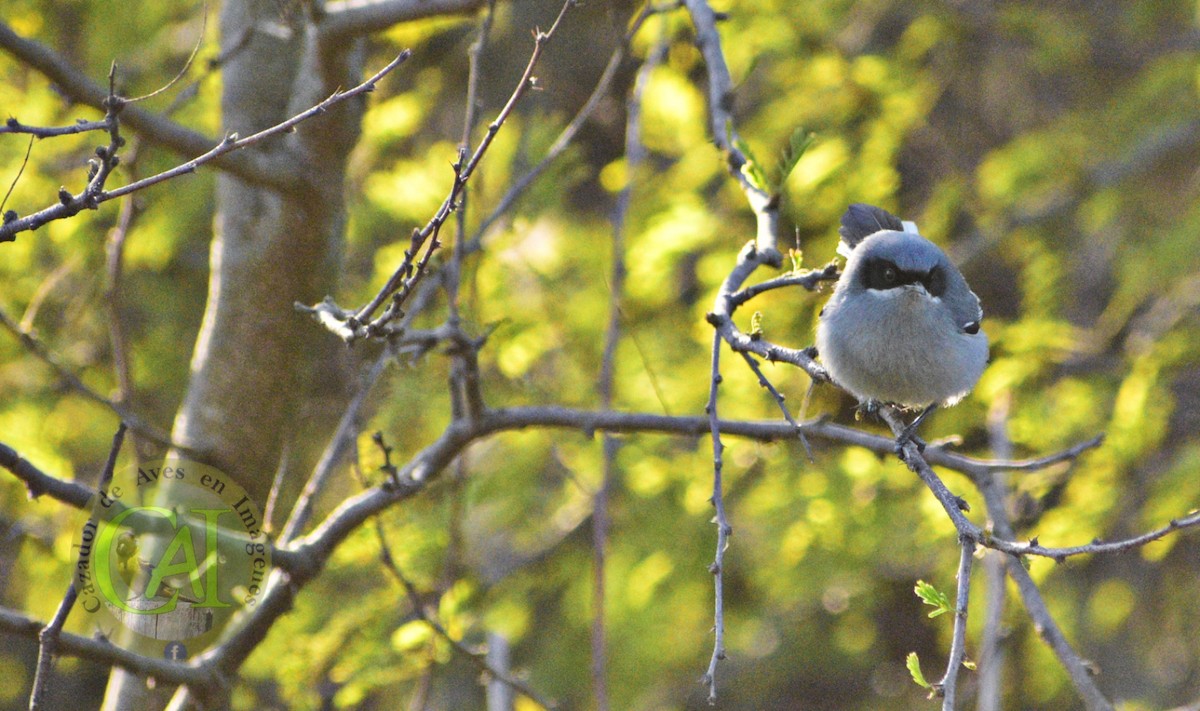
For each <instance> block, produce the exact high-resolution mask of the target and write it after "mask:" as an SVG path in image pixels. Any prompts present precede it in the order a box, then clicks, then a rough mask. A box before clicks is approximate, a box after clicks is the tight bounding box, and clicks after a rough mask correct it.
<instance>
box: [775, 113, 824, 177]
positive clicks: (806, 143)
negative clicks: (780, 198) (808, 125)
mask: <svg viewBox="0 0 1200 711" xmlns="http://www.w3.org/2000/svg"><path fill="white" fill-rule="evenodd" d="M815 140H817V135H816V134H815V133H809V132H807V131H805V130H804V129H802V128H796V129H795V130H793V131H792V137H791V138H790V139H788V145H787V148H784V149H783V152H782V153H780V155H779V167H778V168H777V169H776V173H777V174H778V176H779V177H778V178H777V179H776V181H775V191H776V192H779V191H780V190H782V189H783V184H784V183H785V182H786V181H787V179H788V176H789V175H791V174H792V171H793V170H795V168H796V164H797V163H799V162H800V159H801V158H802V157H804V152H805V151H807V150H808V149H809V147H810V146H812V144H813V141H815Z"/></svg>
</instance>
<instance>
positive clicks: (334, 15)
mask: <svg viewBox="0 0 1200 711" xmlns="http://www.w3.org/2000/svg"><path fill="white" fill-rule="evenodd" d="M483 5H484V0H338V1H336V2H330V3H325V6H324V11H323V12H322V13H321V14H320V15H319V16H318V17H317V32H318V33H319V35H320V40H321V41H322V42H342V41H346V40H349V39H351V38H353V37H355V36H358V35H364V34H368V33H371V32H377V31H379V30H386V29H387V28H389V27H391V26H392V25H396V24H399V23H402V22H412V21H413V20H421V19H424V18H426V17H440V16H444V15H457V14H466V13H468V12H471V11H473V10H477V9H479V8H480V7H482V6H483Z"/></svg>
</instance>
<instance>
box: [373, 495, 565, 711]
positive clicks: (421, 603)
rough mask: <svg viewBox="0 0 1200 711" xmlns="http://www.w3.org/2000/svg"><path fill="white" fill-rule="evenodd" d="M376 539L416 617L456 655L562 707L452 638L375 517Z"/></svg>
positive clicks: (535, 697) (522, 691) (544, 703)
mask: <svg viewBox="0 0 1200 711" xmlns="http://www.w3.org/2000/svg"><path fill="white" fill-rule="evenodd" d="M375 537H376V539H377V540H378V541H379V557H380V560H381V561H382V562H383V567H384V568H385V569H387V571H388V572H389V573H391V575H392V577H393V578H395V580H396V582H397V583H399V584H400V587H402V588H404V593H405V594H406V595H407V596H408V601H409V605H410V606H411V607H412V611H413V614H414V615H416V616H417V617H419V618H420V619H421V621H422V622H424V623H425V624H427V625H429V627H430V629H432V630H433V631H434V632H435V633H436V634H437V635H438V636H439V637H441V638H442V639H444V640H446V642H447V643H449V645H450V646H451V647H452V648H453V649H454V651H455V652H457V653H459V654H460V655H462V656H463V657H465V658H466V659H467V660H469V661H470V662H471V663H472V664H474V665H475V667H476V668H477V669H479V670H480V671H481V672H483V673H484V674H486V675H488V676H489V677H491V678H493V679H496V680H497V681H499V682H501V683H502V684H504V685H505V686H508V687H509V688H510V689H512V690H514V691H516V692H517V693H519V694H522V695H524V696H526V697H527V698H529V699H530V700H531V701H534V702H535V703H537V704H539V705H540V706H542V707H543V708H547V709H555V708H558V705H557V704H556V703H555V702H553V701H551V700H549V699H546V698H543V697H542V695H541V694H539V693H537V692H536V691H534V690H533V689H531V688H530V687H529V685H528V684H526V683H524V682H522V681H521V680H519V679H516V678H514V677H513V676H512V675H511V674H506V673H505V672H503V671H501V670H499V669H497V668H496V667H494V666H492V665H491V664H489V663H488V661H487V658H486V655H482V654H479V653H477V652H475V651H473V650H471V649H468V648H467V646H466V645H464V644H463V643H462V642H460V641H459V640H457V639H455V638H454V637H452V636H451V635H450V632H449V630H447V629H446V627H445V625H443V624H442V623H441V622H439V621H438V619H437V618H436V617H435V616H434V615H432V614H431V613H430V612H429V611H428V610H426V602H425V600H424V598H423V597H422V595H421V592H420V591H419V590H417V586H416V585H413V583H412V581H411V580H409V579H408V577H407V576H406V575H404V573H403V571H401V570H400V566H398V565H397V564H396V559H395V557H393V556H392V550H391V547H390V546H389V545H388V542H387V536H386V535H385V534H384V529H383V521H382V520H381V519H380V518H379V517H378V516H376V517H375Z"/></svg>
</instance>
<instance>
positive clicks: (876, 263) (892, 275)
mask: <svg viewBox="0 0 1200 711" xmlns="http://www.w3.org/2000/svg"><path fill="white" fill-rule="evenodd" d="M866 267H867V268H866V270H865V271H864V278H863V286H865V287H867V288H868V289H878V290H883V289H892V288H894V287H896V286H899V285H900V282H901V278H900V277H901V274H900V270H899V269H898V268H897V267H896V265H895V264H893V263H891V262H889V261H888V260H886V259H874V260H871V261H870V262H868V263H867V265H866Z"/></svg>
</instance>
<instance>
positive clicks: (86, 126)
mask: <svg viewBox="0 0 1200 711" xmlns="http://www.w3.org/2000/svg"><path fill="white" fill-rule="evenodd" d="M107 130H108V121H85V120H83V119H79V120H77V121H76V122H75V123H73V124H71V125H69V126H26V125H25V124H23V123H21V122H20V121H18V120H17V119H15V118H13V117H11V116H10V117H9V118H8V119H7V120H6V121H5V122H4V125H3V126H0V134H5V133H27V134H29V136H30V139H33V138H54V137H56V136H71V135H74V134H77V133H87V132H89V131H107ZM29 143H30V145H33V141H32V140H30V142H29Z"/></svg>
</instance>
